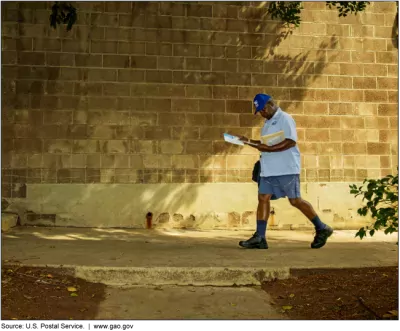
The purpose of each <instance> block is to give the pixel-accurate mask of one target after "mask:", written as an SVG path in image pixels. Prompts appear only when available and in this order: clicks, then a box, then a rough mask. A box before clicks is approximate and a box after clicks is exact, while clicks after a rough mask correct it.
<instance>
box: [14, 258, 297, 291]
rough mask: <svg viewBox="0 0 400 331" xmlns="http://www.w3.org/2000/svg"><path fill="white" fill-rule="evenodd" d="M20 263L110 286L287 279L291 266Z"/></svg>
mask: <svg viewBox="0 0 400 331" xmlns="http://www.w3.org/2000/svg"><path fill="white" fill-rule="evenodd" d="M18 266H19V267H21V266H26V267H37V268H55V269H62V270H63V271H64V272H66V273H68V274H71V275H73V276H75V277H78V278H82V279H84V280H86V281H89V282H92V283H102V284H105V285H109V286H119V287H131V286H149V285H152V286H160V285H176V286H254V285H260V284H261V283H262V282H264V281H269V280H274V279H287V278H289V277H290V269H289V268H212V267H211V268H202V267H199V268H187V267H183V268H180V267H171V268H170V267H151V268H136V267H127V268H124V267H120V268H118V267H117V268H112V267H88V266H71V265H41V264H18Z"/></svg>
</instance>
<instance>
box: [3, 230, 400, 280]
mask: <svg viewBox="0 0 400 331" xmlns="http://www.w3.org/2000/svg"><path fill="white" fill-rule="evenodd" d="M355 232H356V231H335V233H334V235H333V236H332V237H331V239H330V240H329V242H328V244H327V245H326V246H325V247H324V248H322V249H318V250H313V249H310V242H311V241H312V238H313V234H312V232H303V231H268V244H269V246H270V248H269V249H268V250H245V249H242V248H240V247H239V246H238V241H239V240H243V239H247V238H249V237H250V236H251V234H252V232H251V231H217V230H215V231H197V230H196V231H190V230H151V231H149V230H128V229H82V228H43V227H17V228H13V229H12V230H11V231H9V232H7V233H4V234H2V253H3V256H2V259H3V261H4V260H7V261H9V263H13V262H15V261H18V262H20V263H22V264H24V265H50V266H60V265H63V266H65V267H69V268H72V269H73V270H74V271H75V274H76V275H77V276H79V277H82V278H85V279H87V280H91V281H99V282H103V283H105V284H109V285H119V286H121V285H155V284H159V285H214V286H231V285H233V284H237V285H255V284H259V283H260V281H262V280H266V279H271V278H287V277H288V276H289V274H290V270H292V269H298V268H357V267H371V266H372V267H374V266H397V265H398V246H397V245H396V242H397V241H398V237H397V234H396V235H391V236H385V235H384V234H382V233H378V234H376V235H375V236H374V237H373V238H365V239H364V240H362V241H361V240H360V239H359V238H354V234H355Z"/></svg>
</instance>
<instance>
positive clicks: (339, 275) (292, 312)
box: [263, 267, 398, 320]
mask: <svg viewBox="0 0 400 331" xmlns="http://www.w3.org/2000/svg"><path fill="white" fill-rule="evenodd" d="M263 289H264V290H265V291H266V292H267V293H268V294H269V295H271V297H272V299H273V301H274V302H273V303H274V305H275V307H276V308H277V309H278V310H281V312H283V313H285V314H286V315H287V316H288V318H289V319H299V320H375V319H396V320H397V319H398V268H397V267H385V268H362V269H337V270H332V269H329V270H312V271H310V270H301V271H298V272H296V274H295V278H291V279H287V280H276V281H273V282H266V283H264V284H263Z"/></svg>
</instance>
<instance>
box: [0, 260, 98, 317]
mask: <svg viewBox="0 0 400 331" xmlns="http://www.w3.org/2000/svg"><path fill="white" fill-rule="evenodd" d="M104 293H105V285H102V284H94V283H88V282H86V281H84V280H82V279H78V278H74V277H72V276H69V275H68V274H67V273H66V272H65V271H62V270H60V269H57V270H55V269H43V268H40V269H37V268H25V267H22V268H18V267H10V266H4V265H3V266H2V275H1V305H2V306H1V308H2V309H1V319H3V320H11V319H17V320H69V319H71V320H91V319H94V318H95V316H96V314H97V311H98V306H99V303H100V302H101V301H103V300H104Z"/></svg>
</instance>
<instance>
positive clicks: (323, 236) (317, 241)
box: [311, 225, 333, 248]
mask: <svg viewBox="0 0 400 331" xmlns="http://www.w3.org/2000/svg"><path fill="white" fill-rule="evenodd" d="M332 233H333V229H332V228H331V227H329V226H328V225H327V226H326V228H325V229H323V230H319V231H317V233H316V234H315V237H314V241H313V242H312V243H311V248H321V247H323V246H325V244H326V241H327V240H328V238H329V237H330V236H331V235H332Z"/></svg>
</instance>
